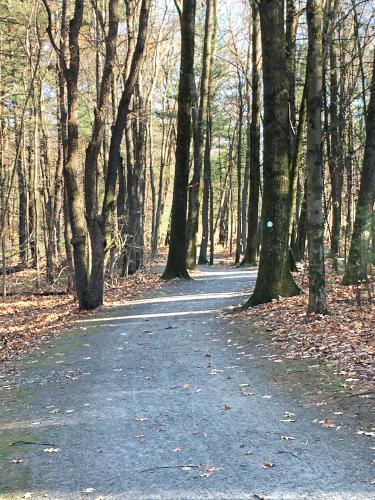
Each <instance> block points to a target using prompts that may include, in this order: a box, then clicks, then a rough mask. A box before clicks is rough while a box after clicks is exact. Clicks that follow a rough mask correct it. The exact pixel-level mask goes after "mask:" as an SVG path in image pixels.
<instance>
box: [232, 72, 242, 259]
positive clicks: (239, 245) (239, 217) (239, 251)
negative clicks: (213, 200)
mask: <svg viewBox="0 0 375 500" xmlns="http://www.w3.org/2000/svg"><path fill="white" fill-rule="evenodd" d="M237 77H238V140H237V234H236V255H235V259H234V262H235V264H238V263H239V262H240V258H241V254H242V251H243V249H242V202H241V191H242V189H241V185H242V125H243V97H242V81H241V75H240V73H239V71H238V73H237Z"/></svg>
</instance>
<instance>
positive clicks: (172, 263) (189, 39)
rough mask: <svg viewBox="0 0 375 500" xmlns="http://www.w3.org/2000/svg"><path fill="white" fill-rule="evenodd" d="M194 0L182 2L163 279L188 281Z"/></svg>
mask: <svg viewBox="0 0 375 500" xmlns="http://www.w3.org/2000/svg"><path fill="white" fill-rule="evenodd" d="M195 6H196V1H195V0H183V7H182V11H181V12H180V22H181V68H180V82H179V90H178V114H177V147H176V171H175V178H174V188H173V201H172V217H171V233H170V242H169V252H168V260H167V265H166V268H165V270H164V273H163V276H162V277H163V279H173V278H189V274H188V272H187V269H186V254H187V252H186V250H187V245H186V209H187V189H188V182H189V164H190V142H191V135H192V124H191V108H192V95H193V82H194V34H195Z"/></svg>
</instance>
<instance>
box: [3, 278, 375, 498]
mask: <svg viewBox="0 0 375 500" xmlns="http://www.w3.org/2000/svg"><path fill="white" fill-rule="evenodd" d="M254 279H255V272H254V271H249V270H234V269H229V268H227V269H224V268H213V269H210V270H209V271H206V272H203V273H202V274H201V275H200V276H198V277H197V279H195V280H194V281H191V282H183V283H173V284H170V285H167V286H165V287H163V288H161V289H159V290H155V291H154V292H151V293H148V294H146V295H145V298H144V299H143V300H137V301H134V302H133V303H131V304H129V305H126V306H124V307H123V308H121V309H116V310H114V311H113V312H112V313H111V314H109V313H107V314H105V315H102V316H100V317H97V318H95V319H90V320H87V321H86V322H82V323H80V324H79V325H77V328H76V329H75V330H73V331H70V332H68V333H66V334H64V335H62V336H61V337H60V338H59V339H57V340H56V339H55V340H53V341H50V342H49V343H47V344H46V345H44V346H43V347H42V348H41V349H40V350H39V351H37V352H36V353H35V354H34V355H33V356H30V357H28V358H27V359H25V360H24V361H23V362H21V363H18V365H17V369H18V371H17V375H16V377H15V378H16V380H17V385H16V386H7V384H6V381H3V382H2V387H1V391H0V397H1V407H0V498H22V497H23V495H25V494H26V493H27V492H30V493H33V495H32V496H31V498H48V499H57V498H59V499H67V498H74V499H78V498H81V497H82V498H111V499H113V498H118V499H128V500H137V499H147V500H156V499H164V500H177V499H186V500H190V499H226V500H229V499H233V500H241V499H253V498H263V497H264V498H270V499H283V500H287V499H296V500H297V499H298V500H301V499H317V500H318V499H319V500H320V499H329V500H333V499H350V500H354V499H375V485H374V484H371V481H372V480H373V479H375V468H374V464H373V460H374V458H375V451H374V447H375V438H374V437H373V436H372V435H369V436H366V435H364V434H358V433H357V432H358V430H359V429H363V430H366V431H369V432H370V434H371V432H373V430H374V429H373V430H371V422H374V420H373V413H371V412H373V411H374V404H373V402H372V404H371V401H369V400H365V399H359V398H352V400H351V401H350V404H349V405H348V404H347V400H345V401H344V402H343V401H342V393H341V388H340V385H339V381H337V380H334V379H331V378H330V374H329V373H330V372H329V371H326V368H325V367H324V366H317V365H316V364H315V365H313V364H312V362H311V361H310V362H305V363H301V362H298V363H297V362H293V361H289V360H285V359H283V358H281V357H280V356H279V355H278V353H277V352H275V351H273V350H270V349H271V348H270V346H269V345H268V343H269V341H268V340H267V338H268V336H265V335H262V334H261V333H259V332H254V331H252V328H251V325H247V324H245V323H244V322H241V321H239V320H235V321H233V320H232V319H231V318H230V317H224V318H223V317H220V311H221V309H222V308H223V307H226V306H230V305H235V304H238V303H240V302H242V301H243V297H242V296H241V293H243V294H246V293H247V292H248V291H249V289H250V288H251V287H252V286H253V283H254ZM13 378H14V377H13ZM348 399H349V398H348ZM325 419H327V420H326V423H325V426H323V425H322V423H321V422H322V421H324V420H325ZM374 425H375V424H373V426H374ZM282 436H283V438H282ZM290 438H293V439H290ZM271 464H273V466H270V465H271ZM27 497H28V496H26V498H27Z"/></svg>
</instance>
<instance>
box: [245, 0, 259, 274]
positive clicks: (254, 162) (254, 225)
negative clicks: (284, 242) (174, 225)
mask: <svg viewBox="0 0 375 500" xmlns="http://www.w3.org/2000/svg"><path fill="white" fill-rule="evenodd" d="M260 68H261V37H260V18H259V7H258V6H257V5H256V4H255V3H253V5H252V99H251V102H252V105H251V123H250V130H249V139H248V140H249V144H248V148H249V149H250V151H249V155H250V190H249V205H248V216H247V225H248V228H247V242H246V251H245V256H244V259H243V262H242V264H243V265H248V266H256V264H257V256H258V225H259V191H260V106H261V103H260Z"/></svg>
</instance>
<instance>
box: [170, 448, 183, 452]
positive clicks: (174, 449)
mask: <svg viewBox="0 0 375 500" xmlns="http://www.w3.org/2000/svg"><path fill="white" fill-rule="evenodd" d="M171 451H172V452H173V453H178V452H180V451H181V448H172V449H171Z"/></svg>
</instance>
